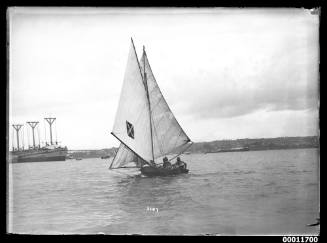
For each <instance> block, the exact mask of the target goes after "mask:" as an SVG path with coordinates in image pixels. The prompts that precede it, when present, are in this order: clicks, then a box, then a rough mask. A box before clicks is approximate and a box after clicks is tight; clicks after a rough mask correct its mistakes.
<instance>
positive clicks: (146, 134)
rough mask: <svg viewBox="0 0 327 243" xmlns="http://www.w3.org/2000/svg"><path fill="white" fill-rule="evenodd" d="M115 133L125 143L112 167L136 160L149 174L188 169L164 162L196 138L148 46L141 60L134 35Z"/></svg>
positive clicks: (114, 128) (166, 173)
mask: <svg viewBox="0 0 327 243" xmlns="http://www.w3.org/2000/svg"><path fill="white" fill-rule="evenodd" d="M111 134H112V135H113V136H114V137H115V138H116V139H118V140H119V141H120V143H121V144H120V146H119V148H118V151H117V153H116V155H115V157H114V159H113V160H112V163H111V165H110V167H109V168H110V169H117V168H130V167H131V164H133V166H132V167H137V168H140V170H141V173H142V174H144V175H147V176H165V175H176V174H181V173H188V169H186V168H185V167H178V166H170V167H169V168H164V167H163V166H161V161H162V158H163V157H171V158H170V159H169V161H171V160H172V159H174V158H176V157H177V156H179V155H180V154H182V153H183V152H184V151H185V150H186V149H187V148H189V146H191V145H192V141H191V140H190V138H189V137H188V136H187V135H186V133H185V132H184V130H183V129H182V127H181V126H180V125H179V123H178V122H177V120H176V118H175V116H174V114H173V113H172V111H171V110H170V108H169V106H168V104H167V102H166V100H165V98H164V97H163V95H162V93H161V91H160V89H159V86H158V84H157V82H156V79H155V77H154V75H153V73H152V70H151V67H150V64H149V61H148V58H147V55H146V52H145V48H144V46H143V55H142V58H141V60H140V61H139V60H138V57H137V53H136V51H135V46H134V43H133V39H131V47H130V51H129V57H128V61H127V67H126V71H125V76H124V81H123V87H122V90H121V95H120V100H119V105H118V109H117V113H116V117H115V122H114V126H113V130H112V132H111ZM172 154H174V156H172Z"/></svg>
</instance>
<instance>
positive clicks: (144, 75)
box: [143, 46, 154, 163]
mask: <svg viewBox="0 0 327 243" xmlns="http://www.w3.org/2000/svg"><path fill="white" fill-rule="evenodd" d="M145 56H146V54H145V47H144V46H143V78H144V84H145V89H146V96H147V98H148V104H149V115H150V133H151V149H152V160H153V163H154V153H153V137H152V116H151V103H150V97H149V90H148V81H147V79H146V72H145Z"/></svg>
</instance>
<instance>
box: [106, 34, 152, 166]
mask: <svg viewBox="0 0 327 243" xmlns="http://www.w3.org/2000/svg"><path fill="white" fill-rule="evenodd" d="M148 105H149V104H148V99H147V93H146V89H145V86H144V83H143V79H142V74H141V70H140V66H139V63H138V59H137V55H136V52H135V48H134V44H133V41H132V43H131V48H130V51H129V57H128V61H127V67H126V71H125V76H124V82H123V87H122V91H121V95H120V100H119V105H118V110H117V113H116V119H115V123H114V127H113V131H112V134H113V135H114V136H115V137H116V138H118V140H120V142H122V143H124V144H125V145H126V146H127V147H128V148H129V149H130V150H132V151H133V152H135V153H136V154H137V155H138V156H139V157H141V158H142V159H144V160H147V161H149V160H152V143H151V131H150V114H149V107H148Z"/></svg>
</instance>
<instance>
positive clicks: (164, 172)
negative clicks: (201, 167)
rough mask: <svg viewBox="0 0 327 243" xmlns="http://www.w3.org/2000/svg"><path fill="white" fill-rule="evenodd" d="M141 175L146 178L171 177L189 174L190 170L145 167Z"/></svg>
mask: <svg viewBox="0 0 327 243" xmlns="http://www.w3.org/2000/svg"><path fill="white" fill-rule="evenodd" d="M141 173H142V174H143V175H146V176H170V175H178V174H187V173H188V169H186V168H183V167H177V168H170V169H168V168H163V167H153V166H145V167H142V168H141Z"/></svg>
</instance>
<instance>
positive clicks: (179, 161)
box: [175, 157, 186, 169]
mask: <svg viewBox="0 0 327 243" xmlns="http://www.w3.org/2000/svg"><path fill="white" fill-rule="evenodd" d="M175 165H177V166H178V167H181V168H183V169H186V163H185V162H183V161H181V158H180V157H177V162H176V164H175Z"/></svg>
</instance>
